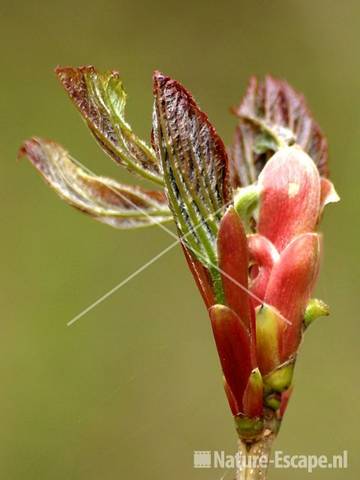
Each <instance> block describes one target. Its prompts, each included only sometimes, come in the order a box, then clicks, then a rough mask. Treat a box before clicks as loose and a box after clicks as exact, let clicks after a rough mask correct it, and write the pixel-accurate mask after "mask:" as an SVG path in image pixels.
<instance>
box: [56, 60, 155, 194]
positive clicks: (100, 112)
mask: <svg viewBox="0 0 360 480" xmlns="http://www.w3.org/2000/svg"><path fill="white" fill-rule="evenodd" d="M56 74H57V76H58V78H59V80H60V82H61V83H62V85H63V87H64V88H65V90H66V91H67V93H68V94H69V96H70V98H71V100H72V101H73V102H74V104H75V105H76V107H77V108H78V110H79V111H80V113H81V115H82V116H83V117H84V119H85V121H86V123H87V124H88V126H89V128H90V130H91V132H92V133H93V134H94V136H95V138H96V140H97V141H98V142H99V144H100V145H101V147H102V148H103V149H104V150H105V152H106V153H107V154H108V155H109V156H110V157H111V158H113V159H114V160H115V161H116V162H117V163H119V164H120V165H122V166H124V167H126V168H127V169H128V170H129V171H130V172H132V173H136V174H138V175H140V176H142V177H145V178H147V179H149V180H152V181H154V182H155V183H157V184H159V185H162V184H163V180H162V175H161V171H160V165H159V163H158V161H157V158H156V156H155V153H154V151H153V149H152V148H151V147H149V146H148V145H147V144H146V143H145V142H144V141H143V140H140V139H139V138H138V137H137V136H136V135H135V134H134V132H133V131H132V129H131V127H130V125H129V124H128V123H127V122H126V120H125V105H126V93H125V90H124V88H123V85H122V82H121V79H120V76H119V73H118V72H116V71H114V70H111V71H107V72H104V73H100V72H98V71H97V70H96V69H95V68H94V67H92V66H88V67H79V68H72V67H57V69H56Z"/></svg>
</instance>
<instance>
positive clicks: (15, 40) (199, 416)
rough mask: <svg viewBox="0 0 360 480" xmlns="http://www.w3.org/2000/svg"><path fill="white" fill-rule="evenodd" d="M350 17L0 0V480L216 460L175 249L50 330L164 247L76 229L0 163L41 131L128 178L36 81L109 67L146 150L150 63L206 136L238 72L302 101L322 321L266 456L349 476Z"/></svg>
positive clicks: (353, 106)
mask: <svg viewBox="0 0 360 480" xmlns="http://www.w3.org/2000/svg"><path fill="white" fill-rule="evenodd" d="M359 16H360V4H359V2H356V1H347V2H337V1H330V0H329V1H325V0H320V1H310V0H306V1H301V2H300V1H296V0H291V1H277V0H273V1H265V0H262V1H260V0H253V1H242V0H238V1H223V2H211V1H204V0H198V1H197V2H186V1H180V2H167V1H165V0H164V1H153V2H148V3H146V2H135V1H134V0H118V1H109V0H104V1H103V2H101V3H98V2H85V1H80V2H79V1H68V0H64V1H62V2H48V1H19V2H5V1H4V0H3V1H2V2H1V4H0V18H1V20H0V21H1V25H0V54H1V57H0V58H1V70H2V74H1V90H0V105H1V115H0V123H1V130H0V131H1V142H0V158H1V178H2V182H1V183H2V186H1V190H0V195H1V254H0V255H1V280H0V287H1V295H0V301H1V335H0V371H1V374H0V379H1V387H0V391H1V394H0V425H1V428H0V478H2V479H7V480H23V479H26V480H43V479H44V480H47V479H51V480H60V479H61V480H64V479H67V480H84V479H86V480H95V479H96V480H99V479H101V480H115V479H118V478H128V479H130V478H131V479H133V478H134V479H138V478H142V479H146V480H153V479H165V478H166V479H167V478H172V479H174V480H177V479H185V478H186V479H187V480H190V479H191V480H197V479H199V480H203V479H204V480H205V479H206V480H210V479H214V480H217V479H220V477H221V476H222V475H223V474H224V473H225V472H222V471H220V470H195V469H193V467H192V455H193V450H208V449H220V450H225V451H226V452H227V453H232V452H233V451H234V450H235V435H234V432H233V425H232V420H231V418H230V415H229V412H228V407H227V404H226V401H225V396H224V394H223V391H222V386H221V378H220V373H219V367H218V359H217V355H216V352H215V348H214V345H213V340H212V337H211V332H210V328H209V324H208V318H207V314H206V311H205V309H204V308H203V305H202V301H201V299H200V296H199V294H198V292H197V291H196V288H195V286H194V283H193V280H192V278H191V277H190V274H189V273H188V271H187V269H186V266H185V262H184V259H183V257H182V253H181V251H180V249H178V248H177V249H175V250H172V251H171V252H170V253H168V254H167V255H166V256H164V257H162V258H161V259H160V260H159V261H158V262H156V263H155V264H153V265H152V266H151V267H150V268H149V269H147V270H146V271H144V272H143V273H142V274H141V275H139V276H138V277H136V279H134V280H133V281H131V282H130V283H129V284H128V285H126V286H125V287H124V288H122V289H120V290H119V291H118V292H117V293H115V294H114V295H113V296H111V298H109V299H107V300H106V301H105V302H103V303H102V304H101V305H99V306H98V307H97V308H95V309H94V310H93V311H91V312H90V313H88V314H87V315H86V316H85V317H83V318H82V319H81V320H79V322H78V323H76V324H74V325H73V326H72V327H66V323H67V322H68V321H69V320H70V319H71V318H72V317H73V316H74V315H76V314H77V313H79V312H80V311H81V310H82V309H83V308H84V307H87V306H88V305H89V304H90V303H92V302H93V301H94V300H96V299H97V298H98V297H100V296H101V295H102V294H103V293H105V292H106V291H108V290H109V289H111V288H112V287H113V286H114V285H116V284H117V283H119V282H120V281H121V280H122V279H124V278H125V277H126V276H127V275H128V274H130V273H132V272H133V271H134V270H135V269H137V268H138V267H139V266H141V265H142V264H143V263H144V262H146V261H147V260H149V259H150V258H152V256H154V255H155V254H157V253H158V252H159V251H161V250H162V249H163V248H164V247H166V246H167V245H168V244H169V243H170V242H171V241H172V239H171V238H169V237H168V236H167V235H166V234H165V233H164V232H162V231H161V230H160V229H158V228H156V227H155V228H152V229H149V230H143V231H134V232H120V231H116V230H112V229H111V228H110V227H107V226H105V225H102V224H98V223H96V222H94V221H93V220H91V219H89V218H87V217H85V216H82V215H81V214H79V213H78V212H76V211H74V210H72V209H71V208H70V207H68V206H65V205H64V204H63V203H62V202H61V201H60V200H59V199H58V198H57V197H56V196H55V194H54V193H52V192H51V191H50V190H49V189H48V188H47V187H46V186H45V185H44V183H43V182H42V181H41V179H40V178H39V177H38V175H37V174H36V172H35V171H34V170H33V168H32V167H31V166H30V164H29V163H28V162H27V161H26V160H25V161H22V162H21V163H17V162H16V161H15V158H16V152H17V148H18V146H19V145H20V143H21V141H22V140H23V139H25V138H27V137H29V136H31V135H41V136H45V137H48V138H52V139H55V140H57V141H58V142H60V143H62V144H63V145H65V146H66V147H67V148H68V149H69V150H70V151H71V152H72V154H73V155H74V156H75V157H76V158H78V159H79V160H80V161H81V162H83V163H85V164H86V165H87V166H89V167H90V168H91V169H93V170H94V171H95V172H97V173H102V174H107V175H112V176H114V177H116V178H118V179H125V180H127V179H128V175H127V174H125V173H124V172H123V171H121V170H120V169H119V168H118V167H117V166H116V165H114V164H113V163H112V162H111V160H109V159H108V158H107V157H105V155H103V154H102V153H101V151H100V150H99V148H98V147H97V146H96V144H95V142H94V141H93V139H92V138H91V136H90V134H89V132H88V131H87V129H86V127H85V126H84V124H83V123H82V121H81V119H80V117H79V115H78V114H77V112H76V111H75V109H74V108H73V106H72V105H71V104H70V101H69V100H68V99H67V97H66V95H65V93H64V92H63V91H62V89H61V87H60V86H59V84H58V83H57V81H56V79H55V76H54V74H53V67H54V66H55V65H56V64H63V65H64V64H69V65H80V64H90V63H91V64H94V65H96V66H97V67H98V68H102V69H106V68H115V69H118V70H119V71H120V72H121V74H122V75H123V79H124V82H125V86H126V88H127V91H128V94H129V102H128V118H129V121H130V122H131V123H132V124H133V126H134V128H135V130H136V131H137V132H138V133H139V134H140V135H142V136H143V137H145V138H147V139H148V138H149V132H150V121H151V108H152V99H151V74H152V71H153V70H154V69H155V68H158V69H161V70H163V71H164V72H166V73H168V74H170V75H172V76H174V77H175V78H177V79H179V80H180V81H182V82H183V83H184V84H185V85H186V86H187V87H188V88H189V89H190V90H191V91H192V92H193V93H194V95H195V97H196V99H197V100H198V102H199V103H200V105H201V106H202V108H203V109H204V110H205V111H206V112H207V113H208V114H209V116H210V119H211V120H212V122H213V123H214V124H215V125H216V127H217V129H218V131H219V133H220V134H221V135H222V136H223V138H224V140H225V141H226V142H229V141H230V139H231V137H232V132H233V128H234V125H235V119H234V118H232V117H231V115H229V106H231V105H233V104H234V103H236V102H238V100H239V98H240V97H241V95H242V94H243V92H244V88H245V86H246V82H247V79H248V77H249V75H251V74H254V73H255V74H258V75H263V74H265V73H268V72H271V73H273V74H274V75H278V76H282V77H285V78H286V79H288V81H289V82H291V83H292V84H293V85H294V86H295V87H296V88H298V89H300V90H301V91H303V92H304V93H305V95H306V97H307V99H308V101H309V103H310V105H311V108H312V110H313V112H314V113H315V116H316V118H317V120H318V121H319V122H320V124H321V126H322V127H323V129H324V131H325V132H326V134H327V135H328V138H329V142H330V154H331V171H332V176H333V180H334V181H335V183H336V186H337V189H338V191H339V193H340V195H341V196H342V202H341V204H338V205H336V206H330V207H328V209H327V212H326V216H325V220H324V222H323V224H322V230H323V231H324V233H325V257H324V265H323V269H322V275H321V281H320V284H319V286H318V292H317V293H318V296H320V297H321V298H323V299H324V300H325V301H327V302H328V303H330V305H331V310H332V315H331V317H330V318H328V319H325V320H322V321H319V322H318V323H317V324H316V325H314V326H313V327H312V328H311V331H310V332H309V333H308V335H307V337H306V342H305V343H304V345H303V348H302V354H301V357H300V360H299V363H298V367H297V373H296V390H295V393H294V396H293V399H292V402H291V404H290V407H289V410H288V413H287V418H286V421H285V423H284V425H283V428H282V431H281V435H280V436H279V439H278V442H277V448H279V449H281V450H284V451H285V452H286V453H300V454H307V453H309V454H310V453H311V454H322V453H324V454H336V453H338V452H341V451H342V450H344V449H347V450H349V457H350V458H349V462H350V467H349V469H348V470H344V471H341V470H338V471H331V470H317V471H315V472H314V473H313V474H312V478H314V479H325V478H329V479H335V478H336V479H341V478H346V479H357V478H359V475H360V461H359V455H358V449H359V433H358V430H359V418H360V401H359V381H358V375H359V374H358V364H359V363H358V362H359V319H358V311H359V301H358V298H359V269H360V268H359V259H360V254H359V247H358V245H359V220H358V219H359V215H360V202H359V191H358V184H359V169H360V162H359V156H360V146H359V138H360V113H359V112H360V93H359V78H360V55H359V52H358V49H359V41H360V29H359ZM306 475H307V473H305V472H304V471H296V470H292V471H286V470H285V471H281V470H278V471H272V472H271V477H270V478H273V479H279V480H281V479H289V478H291V479H294V480H295V479H300V478H305V477H306ZM227 477H228V478H231V472H228V473H227Z"/></svg>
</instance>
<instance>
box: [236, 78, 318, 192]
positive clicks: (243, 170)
mask: <svg viewBox="0 0 360 480" xmlns="http://www.w3.org/2000/svg"><path fill="white" fill-rule="evenodd" d="M234 112H235V114H236V115H237V116H238V117H239V125H238V127H237V129H236V132H235V139H234V145H233V148H232V155H231V163H232V165H231V170H232V179H233V184H234V185H235V186H240V185H247V184H248V183H252V182H254V181H255V180H256V178H257V176H258V174H259V173H260V171H261V170H262V168H263V167H264V164H265V163H266V161H267V160H268V159H269V157H270V156H271V155H272V154H273V153H274V151H276V150H277V148H278V147H279V145H284V144H285V145H286V144H288V145H291V144H292V143H297V144H299V145H300V146H301V147H302V149H303V150H304V151H305V152H306V153H308V155H309V156H310V157H311V158H312V159H313V161H314V162H315V164H316V165H317V167H318V169H319V172H320V174H321V175H322V176H325V177H326V176H328V165H327V160H328V145H327V140H326V138H325V136H324V134H323V133H322V131H321V130H320V127H319V125H318V124H317V123H316V122H315V121H314V119H313V117H312V114H311V113H310V111H309V109H308V106H307V104H306V101H305V99H304V96H303V95H302V94H300V93H298V92H297V91H296V90H294V89H293V88H292V87H291V86H290V85H289V84H288V83H287V82H285V81H283V80H279V79H276V78H273V77H271V76H267V77H265V79H264V81H259V80H258V79H256V78H255V77H252V78H251V79H250V82H249V86H248V89H247V92H246V94H245V96H244V98H243V100H242V102H241V103H240V105H239V106H238V107H236V108H234Z"/></svg>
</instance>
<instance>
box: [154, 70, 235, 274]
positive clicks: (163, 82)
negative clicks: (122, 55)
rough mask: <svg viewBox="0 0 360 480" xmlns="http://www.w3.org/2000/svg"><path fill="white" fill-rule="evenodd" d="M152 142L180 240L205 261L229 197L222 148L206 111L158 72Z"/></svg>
mask: <svg viewBox="0 0 360 480" xmlns="http://www.w3.org/2000/svg"><path fill="white" fill-rule="evenodd" d="M154 97H155V106H154V107H155V108H154V118H153V144H154V147H155V150H156V152H157V154H158V156H159V158H160V159H161V162H162V166H163V171H164V180H165V186H166V191H167V197H168V200H169V204H170V208H171V210H172V212H173V215H174V218H175V221H176V223H177V227H178V230H179V233H180V235H182V236H183V237H184V238H183V242H184V243H185V244H186V246H187V247H188V248H189V249H190V250H191V251H192V252H193V253H194V254H195V255H196V256H197V257H198V259H199V260H200V261H201V262H202V263H203V264H204V265H206V266H209V268H210V269H211V267H212V266H213V265H214V264H215V263H216V236H217V232H218V226H219V222H220V219H221V216H222V215H223V213H224V209H225V207H226V205H227V203H228V202H229V200H230V187H229V180H228V173H227V155H226V151H225V147H224V145H223V142H222V141H221V139H220V137H219V136H218V135H217V133H216V131H215V129H214V128H213V126H212V125H211V124H210V122H209V120H208V118H207V116H206V115H205V114H204V113H203V112H201V110H200V109H199V107H198V106H197V105H196V103H195V101H194V100H193V98H192V96H191V95H190V93H189V92H187V91H186V90H185V88H184V87H182V86H181V85H180V84H179V83H178V82H176V81H175V80H172V79H171V78H169V77H166V76H164V75H162V74H161V73H159V72H156V73H155V75H154Z"/></svg>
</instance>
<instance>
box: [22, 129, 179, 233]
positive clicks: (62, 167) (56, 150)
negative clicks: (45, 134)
mask: <svg viewBox="0 0 360 480" xmlns="http://www.w3.org/2000/svg"><path fill="white" fill-rule="evenodd" d="M19 155H20V156H24V155H25V156H27V157H28V159H29V160H30V161H31V163H32V164H33V165H34V167H35V168H36V169H37V170H38V171H39V172H40V173H41V175H42V176H43V177H44V179H45V180H46V181H47V183H48V184H49V185H50V186H51V187H52V188H53V189H54V190H55V192H56V193H57V194H58V195H59V196H60V197H61V198H62V199H63V200H65V201H66V202H67V203H68V204H70V205H71V206H73V207H75V208H77V209H78V210H81V211H82V212H84V213H86V214H88V215H90V216H91V217H93V218H95V219H96V220H98V221H100V222H103V223H106V224H108V225H111V226H113V227H115V228H120V229H129V228H137V227H145V226H150V225H154V224H156V223H159V222H166V221H169V220H171V219H172V216H171V212H170V210H169V208H168V206H167V201H166V197H165V195H164V193H163V192H158V191H150V190H145V189H142V188H140V187H134V186H130V185H123V184H120V183H118V182H116V181H115V180H111V179H109V178H104V177H98V176H95V175H93V174H91V173H88V172H87V171H86V170H85V169H83V167H81V166H79V165H78V163H77V162H76V161H75V160H74V159H73V158H72V157H71V156H70V155H69V153H68V152H67V151H66V150H65V149H64V148H63V147H61V146H60V145H58V144H56V143H54V142H51V141H47V140H43V139H40V138H32V139H30V140H27V141H25V142H24V144H23V146H22V147H21V149H20V152H19Z"/></svg>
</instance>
